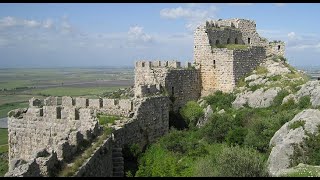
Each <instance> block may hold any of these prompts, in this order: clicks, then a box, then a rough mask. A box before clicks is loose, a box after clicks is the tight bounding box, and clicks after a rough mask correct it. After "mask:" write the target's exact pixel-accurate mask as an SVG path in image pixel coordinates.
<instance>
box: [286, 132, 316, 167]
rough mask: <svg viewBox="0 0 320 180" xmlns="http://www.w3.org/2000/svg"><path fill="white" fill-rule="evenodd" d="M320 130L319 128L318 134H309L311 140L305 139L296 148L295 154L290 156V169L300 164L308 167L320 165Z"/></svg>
mask: <svg viewBox="0 0 320 180" xmlns="http://www.w3.org/2000/svg"><path fill="white" fill-rule="evenodd" d="M319 133H320V128H319V126H318V134H317V133H315V134H311V133H308V134H307V135H308V136H309V138H304V142H302V143H300V144H299V145H296V146H294V151H293V154H292V155H291V156H290V167H294V166H296V165H298V164H299V163H304V164H308V165H317V166H318V165H319V164H320V135H319Z"/></svg>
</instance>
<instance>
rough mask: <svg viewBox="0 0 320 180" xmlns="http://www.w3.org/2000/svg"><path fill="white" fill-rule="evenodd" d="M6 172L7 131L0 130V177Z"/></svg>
mask: <svg viewBox="0 0 320 180" xmlns="http://www.w3.org/2000/svg"><path fill="white" fill-rule="evenodd" d="M7 171H8V130H7V129H0V177H1V176H4V174H5V173H6V172H7Z"/></svg>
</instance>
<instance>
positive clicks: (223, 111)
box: [218, 109, 226, 114]
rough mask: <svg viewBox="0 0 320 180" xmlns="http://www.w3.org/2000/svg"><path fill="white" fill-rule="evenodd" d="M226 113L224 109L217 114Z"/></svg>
mask: <svg viewBox="0 0 320 180" xmlns="http://www.w3.org/2000/svg"><path fill="white" fill-rule="evenodd" d="M225 112H226V111H225V110H224V109H221V110H220V111H218V114H223V113H225Z"/></svg>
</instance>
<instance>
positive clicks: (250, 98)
mask: <svg viewBox="0 0 320 180" xmlns="http://www.w3.org/2000/svg"><path fill="white" fill-rule="evenodd" d="M280 90H281V88H280V87H274V88H270V89H268V90H266V91H264V89H263V88H260V89H257V90H256V91H254V92H252V91H245V92H243V93H239V94H237V97H236V99H235V100H234V102H232V106H233V107H234V108H236V109H238V108H241V107H243V106H244V105H245V104H248V105H249V107H252V108H264V107H269V106H271V104H272V102H273V100H274V98H275V97H276V96H277V95H278V92H279V91H280Z"/></svg>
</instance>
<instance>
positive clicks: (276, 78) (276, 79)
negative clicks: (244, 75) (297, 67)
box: [269, 75, 282, 81]
mask: <svg viewBox="0 0 320 180" xmlns="http://www.w3.org/2000/svg"><path fill="white" fill-rule="evenodd" d="M281 77H282V76H281V75H276V76H272V77H270V78H269V80H270V81H279V80H280V79H281Z"/></svg>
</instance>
